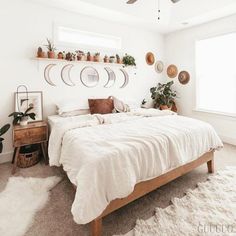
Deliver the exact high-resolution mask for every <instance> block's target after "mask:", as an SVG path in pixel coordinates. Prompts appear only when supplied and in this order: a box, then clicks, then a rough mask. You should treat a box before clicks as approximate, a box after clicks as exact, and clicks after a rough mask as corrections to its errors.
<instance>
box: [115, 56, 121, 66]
mask: <svg viewBox="0 0 236 236" xmlns="http://www.w3.org/2000/svg"><path fill="white" fill-rule="evenodd" d="M116 63H118V64H121V63H122V60H121V58H120V56H119V55H118V54H116Z"/></svg>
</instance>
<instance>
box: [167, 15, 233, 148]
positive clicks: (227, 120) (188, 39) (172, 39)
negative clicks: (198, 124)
mask: <svg viewBox="0 0 236 236" xmlns="http://www.w3.org/2000/svg"><path fill="white" fill-rule="evenodd" d="M232 31H236V15H232V16H230V17H227V18H223V19H220V20H217V21H213V22H210V23H207V24H204V25H200V26H197V27H193V28H189V29H186V30H183V31H179V32H175V33H171V34H168V35H166V36H165V54H166V59H167V63H168V64H171V63H173V64H176V65H178V67H179V69H180V70H187V71H189V72H190V74H191V81H190V83H189V84H187V85H185V86H183V85H180V83H178V82H177V83H175V86H176V89H177V91H178V92H179V97H180V98H179V99H178V105H179V111H180V113H181V114H183V115H186V116H190V117H194V118H198V119H201V120H204V121H207V122H209V123H210V124H212V125H213V126H214V127H215V129H216V131H217V132H218V134H219V135H220V136H221V138H222V139H223V141H225V142H227V143H230V144H234V145H236V118H233V117H227V116H223V115H216V114H210V113H203V112H197V111H194V109H195V90H196V77H195V41H196V40H197V39H202V38H205V37H208V36H212V35H217V34H222V33H227V32H232ZM221 59H222V58H219V60H221ZM216 69H217V68H216ZM222 82H223V78H222ZM209 89H214V85H213V87H212V88H209Z"/></svg>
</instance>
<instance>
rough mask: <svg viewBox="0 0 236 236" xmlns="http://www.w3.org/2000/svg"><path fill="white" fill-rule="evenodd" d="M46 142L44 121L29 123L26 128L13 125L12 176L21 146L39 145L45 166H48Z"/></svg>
mask: <svg viewBox="0 0 236 236" xmlns="http://www.w3.org/2000/svg"><path fill="white" fill-rule="evenodd" d="M47 141H48V124H47V123H46V122H45V121H39V122H33V123H29V124H28V125H27V126H20V125H15V126H14V127H13V147H14V148H15V149H14V155H13V160H12V162H13V168H12V174H14V173H15V172H16V167H17V158H18V156H19V152H20V148H21V147H22V146H26V145H32V144H40V146H41V149H42V153H43V157H44V160H45V164H48V156H47Z"/></svg>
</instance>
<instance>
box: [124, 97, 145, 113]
mask: <svg viewBox="0 0 236 236" xmlns="http://www.w3.org/2000/svg"><path fill="white" fill-rule="evenodd" d="M122 101H123V102H124V103H125V104H127V105H128V106H129V108H130V110H133V109H137V108H140V107H141V104H140V102H137V101H135V100H133V99H122Z"/></svg>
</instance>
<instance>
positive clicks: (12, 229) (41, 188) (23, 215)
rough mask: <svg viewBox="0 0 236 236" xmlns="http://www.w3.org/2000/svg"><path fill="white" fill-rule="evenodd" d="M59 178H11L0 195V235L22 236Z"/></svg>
mask: <svg viewBox="0 0 236 236" xmlns="http://www.w3.org/2000/svg"><path fill="white" fill-rule="evenodd" d="M60 180H61V178H60V177H56V176H53V177H48V178H23V177H11V178H9V180H8V183H7V185H6V188H5V190H3V191H2V192H1V193H0V235H4V236H23V235H24V234H25V233H26V231H27V230H28V229H29V227H30V226H31V224H32V222H33V218H34V215H35V214H36V212H37V211H38V210H40V209H42V208H43V207H44V206H45V204H46V202H47V200H48V198H49V190H50V189H52V188H53V187H54V186H55V185H56V184H57V183H58V182H59V181H60Z"/></svg>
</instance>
